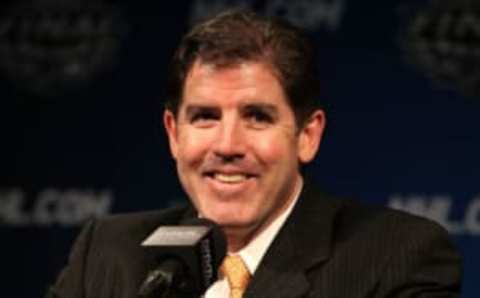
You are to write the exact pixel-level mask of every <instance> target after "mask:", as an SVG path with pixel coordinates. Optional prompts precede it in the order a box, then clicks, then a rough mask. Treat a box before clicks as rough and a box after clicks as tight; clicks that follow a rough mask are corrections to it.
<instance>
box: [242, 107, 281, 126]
mask: <svg viewBox="0 0 480 298" xmlns="http://www.w3.org/2000/svg"><path fill="white" fill-rule="evenodd" d="M244 117H245V118H246V119H247V120H248V122H249V123H250V124H253V125H256V126H258V125H260V126H265V125H268V124H271V123H273V122H274V121H275V117H274V115H272V112H271V111H269V110H266V109H263V108H262V107H249V108H247V109H246V110H245V113H244Z"/></svg>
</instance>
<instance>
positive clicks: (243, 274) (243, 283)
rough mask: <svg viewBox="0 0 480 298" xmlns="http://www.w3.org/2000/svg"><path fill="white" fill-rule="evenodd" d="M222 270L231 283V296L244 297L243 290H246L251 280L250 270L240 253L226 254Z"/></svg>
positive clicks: (233, 297)
mask: <svg viewBox="0 0 480 298" xmlns="http://www.w3.org/2000/svg"><path fill="white" fill-rule="evenodd" d="M220 271H221V272H222V273H223V275H225V277H226V278H227V281H228V284H229V285H230V298H242V296H243V292H245V289H246V288H247V286H248V282H249V281H250V272H248V269H247V267H246V266H245V263H244V262H243V260H242V258H241V257H240V256H239V255H234V256H226V257H225V259H224V260H223V263H222V266H221V267H220Z"/></svg>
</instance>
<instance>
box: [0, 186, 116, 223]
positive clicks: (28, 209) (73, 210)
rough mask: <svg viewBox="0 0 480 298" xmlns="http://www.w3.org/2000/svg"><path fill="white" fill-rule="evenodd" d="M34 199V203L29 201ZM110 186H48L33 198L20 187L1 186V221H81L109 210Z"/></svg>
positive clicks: (110, 202) (110, 204) (111, 198)
mask: <svg viewBox="0 0 480 298" xmlns="http://www.w3.org/2000/svg"><path fill="white" fill-rule="evenodd" d="M30 201H33V204H29V202H30ZM112 204H113V195H112V192H111V191H110V190H103V191H93V190H79V189H69V190H63V191H62V190H59V189H54V188H51V189H46V190H44V191H41V192H40V193H38V194H37V195H36V196H35V197H34V198H33V200H32V199H30V198H29V200H28V202H27V195H26V194H25V192H24V191H23V190H21V189H19V188H15V189H8V190H0V225H2V224H3V225H7V226H17V227H24V226H50V225H53V224H58V225H61V226H72V225H80V224H82V223H83V222H85V221H86V220H87V219H89V218H92V217H99V216H102V215H106V214H109V213H110V210H111V206H112Z"/></svg>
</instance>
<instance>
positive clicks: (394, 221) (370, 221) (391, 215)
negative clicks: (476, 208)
mask: <svg viewBox="0 0 480 298" xmlns="http://www.w3.org/2000/svg"><path fill="white" fill-rule="evenodd" d="M341 201H342V208H341V209H340V210H339V212H338V214H337V222H338V225H337V226H338V227H340V228H341V229H344V230H350V229H356V230H359V231H363V230H365V231H372V232H373V231H378V232H380V231H384V232H393V231H396V232H397V233H398V232H402V231H405V232H407V233H409V234H411V233H422V232H428V233H431V232H437V233H447V231H446V230H445V229H444V228H443V227H442V226H441V225H439V224H438V223H437V222H434V221H432V220H430V219H428V218H425V217H421V216H417V215H414V214H411V213H407V212H404V211H401V210H395V209H392V208H388V207H385V206H382V205H376V204H372V203H365V202H357V201H352V200H341Z"/></svg>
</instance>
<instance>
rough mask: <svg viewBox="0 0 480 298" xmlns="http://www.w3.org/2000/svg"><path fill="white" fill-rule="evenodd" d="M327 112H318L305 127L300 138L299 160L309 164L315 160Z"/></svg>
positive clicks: (314, 113)
mask: <svg viewBox="0 0 480 298" xmlns="http://www.w3.org/2000/svg"><path fill="white" fill-rule="evenodd" d="M326 120H327V119H326V118H325V112H324V111H323V110H316V111H315V112H313V113H312V115H311V116H310V118H309V119H308V121H307V123H305V125H304V126H303V128H302V129H301V131H300V132H299V136H298V159H299V160H300V162H301V163H308V162H310V161H312V160H313V159H314V158H315V155H316V154H317V152H318V148H319V147H320V141H321V140H322V136H323V131H324V130H325V125H326Z"/></svg>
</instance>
